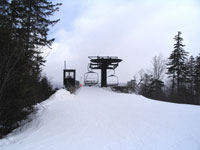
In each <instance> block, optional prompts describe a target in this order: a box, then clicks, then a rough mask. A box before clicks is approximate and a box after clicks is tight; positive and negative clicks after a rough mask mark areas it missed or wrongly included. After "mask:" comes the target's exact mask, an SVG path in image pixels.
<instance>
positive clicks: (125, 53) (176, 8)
mask: <svg viewBox="0 0 200 150" xmlns="http://www.w3.org/2000/svg"><path fill="white" fill-rule="evenodd" d="M54 2H61V3H62V6H61V7H60V11H59V12H56V13H55V15H54V16H53V17H52V18H53V19H61V20H60V22H58V23H57V24H56V25H55V26H54V27H53V28H51V30H50V32H49V36H50V37H54V38H55V42H54V43H53V45H52V49H51V50H49V49H45V53H44V55H45V58H46V63H45V67H44V71H43V73H44V74H45V75H46V76H47V77H48V78H49V80H50V81H51V82H52V84H53V85H54V86H55V87H61V86H62V83H63V77H62V75H63V73H62V72H63V68H64V61H66V64H67V65H66V66H67V68H68V69H76V72H77V78H76V79H77V80H79V81H81V82H83V79H84V73H86V72H87V65H88V63H89V59H88V56H117V57H118V58H120V59H123V61H122V62H121V63H120V64H119V66H118V68H117V69H116V70H115V74H116V75H117V76H118V77H119V82H126V81H129V80H131V79H133V76H134V75H135V74H137V73H138V72H139V71H140V70H141V69H149V68H150V67H151V60H152V58H153V57H154V56H156V55H157V56H158V55H162V56H163V57H164V58H168V57H169V55H170V53H171V52H172V50H173V44H174V40H173V38H174V36H175V35H176V34H177V32H178V31H181V32H182V37H183V39H184V40H183V44H185V45H186V46H185V50H186V51H188V52H189V53H190V54H191V55H194V56H196V55H198V54H199V53H200V48H199V43H200V38H199V35H200V19H199V18H200V1H199V0H55V1H54ZM97 72H98V71H97ZM98 73H99V72H98Z"/></svg>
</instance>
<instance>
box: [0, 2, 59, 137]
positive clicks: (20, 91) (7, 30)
mask: <svg viewBox="0 0 200 150" xmlns="http://www.w3.org/2000/svg"><path fill="white" fill-rule="evenodd" d="M60 5H61V4H58V3H57V4H53V3H52V2H51V1H48V0H0V138H1V137H2V136H3V135H6V134H7V133H9V132H10V131H12V130H13V129H15V128H17V127H18V126H20V121H21V120H24V119H26V118H27V116H28V114H30V113H31V112H32V111H34V109H33V105H34V104H36V103H38V102H41V101H43V100H45V99H46V98H48V97H49V96H50V95H51V94H52V93H53V92H54V90H53V88H52V86H51V84H50V83H49V81H48V80H47V78H46V77H45V76H42V75H41V71H42V66H43V65H44V63H45V60H44V58H43V56H42V51H41V48H42V47H50V46H51V44H52V42H53V41H54V39H49V38H48V32H49V30H50V27H51V26H53V25H55V24H56V23H57V22H58V21H59V20H51V19H50V16H52V15H53V14H54V12H56V11H58V9H59V6H60Z"/></svg>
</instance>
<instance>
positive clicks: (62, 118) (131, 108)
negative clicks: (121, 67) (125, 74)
mask: <svg viewBox="0 0 200 150" xmlns="http://www.w3.org/2000/svg"><path fill="white" fill-rule="evenodd" d="M37 107H38V108H39V111H38V113H37V114H36V116H37V118H36V119H34V120H33V121H32V122H31V123H29V124H28V125H27V126H26V127H24V128H23V129H21V131H20V132H19V131H16V133H13V134H11V135H9V136H8V137H7V138H5V139H3V140H0V150H199V149H200V107H198V106H191V105H180V104H172V103H165V102H159V101H154V100H149V99H146V98H144V97H142V96H138V95H134V94H120V93H114V92H112V91H109V90H107V89H102V88H95V87H83V88H82V89H80V91H79V92H78V93H77V95H71V94H69V93H68V92H67V91H65V90H59V91H57V92H56V94H54V95H53V96H52V97H51V98H50V99H49V100H47V101H45V102H43V103H42V104H40V105H38V106H37Z"/></svg>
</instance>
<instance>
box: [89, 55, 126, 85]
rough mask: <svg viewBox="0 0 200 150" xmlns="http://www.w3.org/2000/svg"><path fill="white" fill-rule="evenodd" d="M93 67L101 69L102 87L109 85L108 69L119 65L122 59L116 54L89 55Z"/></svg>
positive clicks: (90, 66) (90, 65)
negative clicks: (115, 55)
mask: <svg viewBox="0 0 200 150" xmlns="http://www.w3.org/2000/svg"><path fill="white" fill-rule="evenodd" d="M88 58H89V59H90V64H89V68H91V69H100V70H101V87H107V70H108V69H112V70H114V69H115V68H117V67H118V65H119V63H120V62H121V61H122V59H119V58H118V57H114V56H89V57H88Z"/></svg>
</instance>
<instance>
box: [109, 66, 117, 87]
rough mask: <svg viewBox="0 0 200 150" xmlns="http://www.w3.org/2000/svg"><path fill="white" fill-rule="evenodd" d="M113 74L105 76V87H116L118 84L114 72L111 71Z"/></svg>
mask: <svg viewBox="0 0 200 150" xmlns="http://www.w3.org/2000/svg"><path fill="white" fill-rule="evenodd" d="M113 71H114V72H113V74H111V75H109V76H107V85H108V86H117V85H118V84H119V79H118V77H117V76H116V75H115V70H113Z"/></svg>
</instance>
